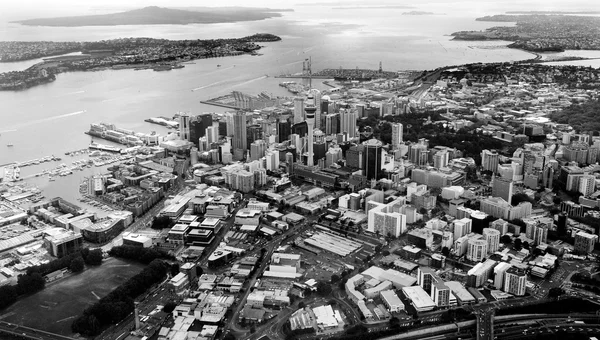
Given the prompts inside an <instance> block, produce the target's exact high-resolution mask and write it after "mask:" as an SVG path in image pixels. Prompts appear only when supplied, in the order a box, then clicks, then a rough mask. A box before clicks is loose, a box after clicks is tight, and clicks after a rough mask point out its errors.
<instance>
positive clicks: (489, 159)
mask: <svg viewBox="0 0 600 340" xmlns="http://www.w3.org/2000/svg"><path fill="white" fill-rule="evenodd" d="M499 157H500V155H498V152H497V151H496V150H492V151H490V150H483V151H481V167H482V168H483V170H488V171H491V172H496V171H497V170H498V161H499V159H500V158H499Z"/></svg>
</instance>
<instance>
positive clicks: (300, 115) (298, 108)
mask: <svg viewBox="0 0 600 340" xmlns="http://www.w3.org/2000/svg"><path fill="white" fill-rule="evenodd" d="M303 121H304V98H302V97H296V98H294V124H298V123H300V122H303Z"/></svg>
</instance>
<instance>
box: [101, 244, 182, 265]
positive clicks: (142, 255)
mask: <svg viewBox="0 0 600 340" xmlns="http://www.w3.org/2000/svg"><path fill="white" fill-rule="evenodd" d="M108 253H109V254H110V256H114V257H119V258H122V259H128V260H135V261H138V262H141V263H144V264H148V263H150V262H152V261H154V260H156V259H170V260H173V259H174V258H173V256H171V255H168V254H167V253H165V252H161V251H158V250H154V249H149V248H143V247H136V246H127V245H123V246H116V247H112V249H111V250H110V251H109V252H108Z"/></svg>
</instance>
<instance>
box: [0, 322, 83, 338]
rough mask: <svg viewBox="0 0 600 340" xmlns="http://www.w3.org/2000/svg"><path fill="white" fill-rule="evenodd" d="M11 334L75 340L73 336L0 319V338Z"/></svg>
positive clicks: (16, 336) (14, 336)
mask: <svg viewBox="0 0 600 340" xmlns="http://www.w3.org/2000/svg"><path fill="white" fill-rule="evenodd" d="M2 335H5V336H12V337H13V338H16V339H34V340H75V339H74V338H71V337H68V336H64V335H60V334H54V333H50V332H46V331H42V330H39V329H35V328H30V327H26V326H21V325H17V324H14V323H10V322H4V321H0V338H1V339H4V337H3V336H2Z"/></svg>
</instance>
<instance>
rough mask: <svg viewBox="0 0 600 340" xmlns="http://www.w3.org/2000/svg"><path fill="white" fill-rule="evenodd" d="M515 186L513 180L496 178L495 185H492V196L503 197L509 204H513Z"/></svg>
mask: <svg viewBox="0 0 600 340" xmlns="http://www.w3.org/2000/svg"><path fill="white" fill-rule="evenodd" d="M513 186H514V185H513V181H512V180H506V179H504V178H498V177H496V178H494V183H493V184H492V196H493V197H501V198H503V199H504V200H505V201H506V202H508V204H511V201H512V195H513Z"/></svg>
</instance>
